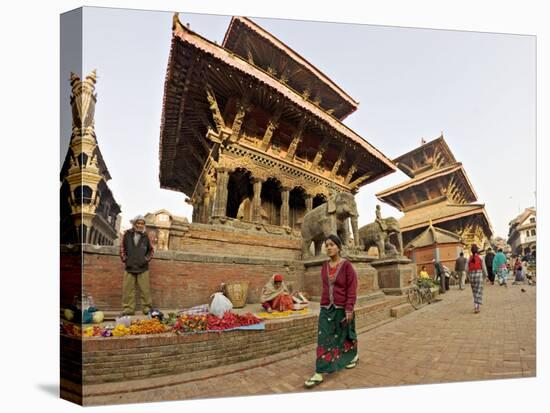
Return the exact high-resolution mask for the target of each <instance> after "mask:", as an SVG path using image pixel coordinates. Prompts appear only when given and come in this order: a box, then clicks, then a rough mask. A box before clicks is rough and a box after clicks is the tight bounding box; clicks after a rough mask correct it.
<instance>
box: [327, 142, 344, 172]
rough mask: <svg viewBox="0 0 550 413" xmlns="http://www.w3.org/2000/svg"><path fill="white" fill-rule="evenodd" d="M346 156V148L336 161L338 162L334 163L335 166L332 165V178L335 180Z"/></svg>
mask: <svg viewBox="0 0 550 413" xmlns="http://www.w3.org/2000/svg"><path fill="white" fill-rule="evenodd" d="M345 155H346V148H345V147H343V148H342V150H341V151H340V154H339V155H338V159H337V160H336V162H334V165H332V170H331V171H330V177H331V178H334V177H335V176H336V174H337V173H338V169H340V165H342V162H343V161H344V157H345Z"/></svg>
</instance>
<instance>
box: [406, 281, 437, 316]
mask: <svg viewBox="0 0 550 413" xmlns="http://www.w3.org/2000/svg"><path fill="white" fill-rule="evenodd" d="M410 284H411V286H410V287H409V291H408V292H407V298H408V300H409V303H411V305H412V306H413V308H414V309H415V310H418V309H419V308H420V307H422V304H423V303H428V304H431V302H432V301H433V294H432V290H431V287H430V284H431V282H429V281H425V282H424V281H422V280H421V279H417V280H411V281H410Z"/></svg>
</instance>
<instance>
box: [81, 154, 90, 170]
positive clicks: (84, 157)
mask: <svg viewBox="0 0 550 413" xmlns="http://www.w3.org/2000/svg"><path fill="white" fill-rule="evenodd" d="M79 160H80V166H81V167H82V168H84V167H85V166H86V164H87V163H88V155H87V154H86V153H84V152H82V153H81V154H80V159H79Z"/></svg>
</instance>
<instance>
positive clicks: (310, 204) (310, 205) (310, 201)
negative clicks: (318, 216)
mask: <svg viewBox="0 0 550 413" xmlns="http://www.w3.org/2000/svg"><path fill="white" fill-rule="evenodd" d="M312 209H313V197H312V196H311V195H309V194H307V195H306V214H307V213H308V212H309V211H311V210H312Z"/></svg>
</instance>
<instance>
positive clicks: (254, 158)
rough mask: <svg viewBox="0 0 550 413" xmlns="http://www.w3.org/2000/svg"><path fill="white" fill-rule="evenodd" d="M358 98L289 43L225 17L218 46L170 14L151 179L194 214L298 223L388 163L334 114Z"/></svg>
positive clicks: (345, 111)
mask: <svg viewBox="0 0 550 413" xmlns="http://www.w3.org/2000/svg"><path fill="white" fill-rule="evenodd" d="M357 106H358V103H357V102H356V101H354V100H353V99H352V98H351V97H349V95H347V94H346V93H345V92H344V91H343V90H342V89H340V88H339V87H338V86H337V85H336V84H334V82H332V81H331V80H330V79H328V78H327V77H326V76H325V75H323V74H322V73H321V72H320V71H319V70H318V69H316V68H315V67H313V66H312V65H311V64H310V63H308V62H307V61H306V60H304V58H302V57H301V56H300V55H299V54H297V53H296V52H295V51H293V50H292V49H290V48H289V47H288V46H286V45H285V44H283V43H282V42H281V41H279V40H278V39H276V38H275V37H274V36H272V35H271V34H270V33H268V32H266V31H265V30H263V29H262V28H261V27H259V26H258V25H256V24H255V23H254V22H252V21H251V20H249V19H246V18H243V17H233V18H232V20H231V23H230V25H229V28H228V30H227V32H226V35H225V38H224V41H223V44H222V45H221V46H220V45H218V44H216V43H214V42H211V41H209V40H207V39H205V38H203V37H201V36H200V35H198V34H196V33H194V32H193V31H191V30H190V29H188V28H187V27H185V26H183V25H182V24H181V23H180V21H179V19H178V15H177V14H176V15H175V16H174V24H173V37H172V45H171V50H170V58H169V62H168V69H167V74H166V81H165V89H164V102H163V114H162V126H161V136H160V184H161V187H162V188H166V189H172V190H175V191H180V192H183V193H184V194H186V195H187V197H188V198H187V200H186V201H187V202H188V203H190V204H191V205H192V206H193V217H192V221H193V223H205V224H206V223H225V224H230V223H232V222H238V221H249V222H252V223H255V224H256V225H257V227H256V228H258V229H260V228H261V227H262V226H263V227H264V228H267V227H269V226H282V227H285V228H286V230H287V232H288V233H291V232H292V230H295V231H297V230H298V229H299V226H300V222H301V218H302V217H303V215H304V214H305V213H306V212H307V211H308V210H311V209H312V208H315V207H316V206H318V205H319V204H321V203H323V202H325V201H326V199H327V197H328V196H330V195H331V193H333V192H336V191H338V192H351V193H355V192H356V191H357V190H358V189H359V187H361V186H362V185H366V184H367V183H370V182H372V181H374V180H376V179H379V178H381V177H382V176H385V175H386V174H388V173H391V172H393V171H395V170H396V168H395V166H394V165H393V163H392V162H391V161H390V160H389V159H388V158H386V157H385V156H384V155H383V154H382V153H380V152H379V151H378V150H377V149H376V148H374V147H373V146H372V145H370V144H369V143H368V142H366V141H365V140H364V139H363V138H361V137H360V136H359V135H357V134H356V133H355V132H353V131H352V130H351V129H349V128H348V127H347V126H345V125H344V124H343V123H342V120H343V119H344V118H345V117H346V116H347V115H349V114H350V113H351V112H353V111H354V110H355V109H356V108H357Z"/></svg>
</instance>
